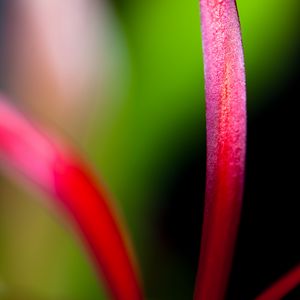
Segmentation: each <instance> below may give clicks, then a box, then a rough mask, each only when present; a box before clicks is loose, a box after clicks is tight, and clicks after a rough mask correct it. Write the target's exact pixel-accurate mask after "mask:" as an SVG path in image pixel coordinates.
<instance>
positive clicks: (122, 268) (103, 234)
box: [0, 97, 143, 300]
mask: <svg viewBox="0 0 300 300" xmlns="http://www.w3.org/2000/svg"><path fill="white" fill-rule="evenodd" d="M0 163H1V164H4V165H6V166H8V167H9V168H10V169H14V170H16V171H18V172H19V173H21V174H23V175H25V176H26V178H27V179H29V180H30V181H32V182H34V183H35V184H36V185H37V186H38V187H40V188H42V189H43V190H44V191H45V192H46V193H47V194H48V195H50V196H52V199H54V200H55V203H56V204H57V205H58V206H59V207H62V208H63V210H64V211H66V212H67V213H68V215H69V217H71V219H72V220H73V222H74V224H75V225H76V227H77V228H78V229H79V231H80V234H81V237H82V238H83V240H84V242H85V244H86V246H87V247H88V249H89V251H90V253H91V255H92V257H93V259H94V262H95V266H96V269H97V271H98V272H99V274H101V276H103V278H104V280H105V282H106V285H107V287H108V288H109V289H108V290H109V293H110V295H111V297H112V298H113V299H118V300H139V299H142V298H143V297H142V291H141V286H140V282H139V276H138V275H137V270H136V266H135V263H134V259H133V255H132V253H131V251H130V248H129V246H128V244H129V243H128V239H127V236H126V234H125V233H124V232H123V230H124V227H123V226H121V225H120V221H119V217H118V216H117V214H116V211H115V209H113V207H112V204H111V202H110V198H109V197H108V195H107V193H106V192H105V191H104V189H103V188H102V187H101V186H100V185H99V183H98V182H97V181H96V180H95V178H94V177H93V175H92V174H91V172H90V171H89V170H88V168H87V166H86V164H84V163H83V162H82V161H81V159H80V158H79V156H78V155H76V154H75V152H74V151H73V150H72V149H70V148H69V147H68V146H67V145H66V144H65V143H62V142H59V141H58V140H57V139H55V138H53V137H52V136H51V135H49V134H47V133H46V132H44V131H41V130H40V128H39V129H37V128H35V127H34V126H33V125H32V123H30V122H29V121H27V120H26V119H25V118H24V117H23V116H22V115H21V114H20V113H18V112H17V111H16V110H15V109H14V108H13V107H12V106H10V105H9V104H8V103H7V102H5V101H3V99H2V97H1V99H0ZM121 229H123V230H121Z"/></svg>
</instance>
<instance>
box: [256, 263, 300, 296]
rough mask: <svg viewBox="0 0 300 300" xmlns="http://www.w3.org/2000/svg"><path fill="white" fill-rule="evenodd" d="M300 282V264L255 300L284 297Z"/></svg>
mask: <svg viewBox="0 0 300 300" xmlns="http://www.w3.org/2000/svg"><path fill="white" fill-rule="evenodd" d="M299 284H300V265H298V266H297V267H295V268H294V269H292V270H291V271H289V272H288V273H287V274H285V275H284V276H283V277H282V278H280V279H279V280H278V281H277V282H275V283H273V284H272V285H271V286H270V287H269V288H268V289H267V290H266V291H264V292H263V293H262V294H261V295H259V296H258V297H257V298H255V300H279V299H283V297H284V296H286V295H287V294H288V293H289V292H290V291H292V290H293V289H294V288H295V287H297V286H298V285H299Z"/></svg>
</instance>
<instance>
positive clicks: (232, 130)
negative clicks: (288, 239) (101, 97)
mask: <svg viewBox="0 0 300 300" xmlns="http://www.w3.org/2000/svg"><path fill="white" fill-rule="evenodd" d="M200 6H201V29H202V37H203V54H204V71H205V93H206V123H207V170H206V172H207V174H206V195H205V212H204V223H203V229H202V240H201V249H200V259H199V268H198V274H197V279H196V289H195V296H194V299H196V300H222V299H224V296H225V292H226V286H227V283H228V277H229V273H230V269H231V264H232V256H233V251H234V245H235V240H236V235H237V228H238V224H239V220H240V210H241V202H242V201H241V200H242V193H243V183H244V182H243V181H244V161H245V140H246V92H245V70H244V59H243V49H242V42H241V34H240V24H239V18H238V13H237V8H236V3H235V1H234V0H223V1H222V0H200Z"/></svg>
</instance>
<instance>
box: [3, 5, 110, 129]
mask: <svg viewBox="0 0 300 300" xmlns="http://www.w3.org/2000/svg"><path fill="white" fill-rule="evenodd" d="M10 7H11V9H10V12H11V14H10V18H9V32H8V33H9V34H8V35H7V36H8V45H7V47H8V51H9V53H10V54H9V56H10V59H9V63H8V72H7V73H8V75H9V76H10V79H9V85H10V88H11V90H12V91H11V92H10V93H11V94H14V95H15V98H16V99H21V100H22V101H27V102H28V103H30V104H31V105H32V106H33V108H34V109H35V110H36V111H37V113H38V114H39V116H42V117H43V116H45V115H46V116H47V117H50V118H53V119H55V120H56V121H58V122H60V123H62V125H64V126H66V127H69V126H70V124H71V125H73V126H74V124H75V125H78V124H76V122H77V123H78V122H79V121H80V120H82V119H83V118H84V117H85V113H87V112H88V111H89V109H91V108H90V106H91V100H92V97H91V92H92V89H93V88H95V85H96V83H97V84H99V83H101V80H102V79H101V78H99V77H101V74H102V73H103V72H105V66H106V63H105V62H104V60H105V59H104V51H105V50H104V48H105V47H104V43H105V42H104V38H105V34H104V32H105V28H106V27H105V26H104V24H105V21H106V20H105V19H104V12H102V11H101V9H102V8H104V5H103V4H102V1H94V0H64V1H61V0H44V1H39V0H24V1H18V0H17V1H12V2H11V5H10ZM41 99H42V100H41ZM75 127H76V126H75ZM80 128H82V124H81V126H80Z"/></svg>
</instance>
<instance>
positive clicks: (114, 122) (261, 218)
mask: <svg viewBox="0 0 300 300" xmlns="http://www.w3.org/2000/svg"><path fill="white" fill-rule="evenodd" d="M237 4H238V8H239V14H240V19H241V25H242V35H243V44H244V50H245V63H246V73H247V87H248V91H247V94H248V112H249V114H248V152H247V172H246V187H245V196H244V207H243V213H242V221H241V227H240V231H239V237H238V243H237V250H236V255H235V257H234V263H233V271H232V276H231V280H230V285H229V290H228V297H227V298H228V299H245V300H247V299H253V298H254V297H255V296H256V295H257V294H259V293H260V292H261V291H262V290H263V289H265V288H266V287H267V286H268V285H269V284H270V283H272V282H273V281H274V280H276V279H277V278H278V277H280V276H281V275H283V274H284V273H285V272H287V271H288V270H289V269H290V268H292V267H293V266H294V265H296V264H297V263H299V260H300V259H299V258H300V245H299V229H300V218H299V212H298V209H297V208H298V203H297V202H298V201H299V189H298V185H299V183H298V178H299V174H298V163H299V157H298V153H299V148H298V143H297V140H298V139H299V133H298V128H297V127H298V126H297V125H298V124H297V123H298V122H297V121H298V119H299V116H298V109H297V103H298V101H299V100H300V99H299V76H298V74H299V41H300V36H299V24H298V23H299V13H300V11H299V8H300V6H299V2H298V1H297V0H287V1H284V3H283V2H282V1H279V0H272V1H271V0H243V1H238V3H237ZM0 67H1V68H0V87H1V92H3V93H5V94H7V95H9V96H10V97H11V99H13V101H15V104H16V105H18V106H20V107H22V108H23V109H25V110H26V111H28V112H29V113H30V114H31V116H32V117H33V118H35V119H36V120H38V121H39V122H41V123H43V124H47V126H50V127H52V128H55V130H57V132H59V134H63V135H65V136H66V137H67V138H68V139H69V140H71V141H72V143H74V144H75V145H77V147H79V148H80V149H81V150H82V152H83V153H84V155H85V156H86V157H87V158H88V159H89V161H90V164H91V165H92V167H93V169H94V170H95V171H96V172H97V173H98V174H99V175H100V176H101V177H102V178H103V180H104V181H105V182H106V185H107V186H108V187H109V189H110V191H111V193H112V194H113V195H114V198H115V199H116V202H117V203H118V205H119V207H120V208H121V210H122V212H123V214H124V217H125V220H126V222H127V224H128V227H129V230H130V233H131V236H132V239H133V243H134V246H135V249H136V252H137V256H138V260H139V263H140V266H141V270H142V276H143V281H144V284H145V289H146V295H147V299H157V300H159V299H162V300H163V299H166V300H168V299H170V300H171V299H172V300H176V299H178V300H179V299H192V294H193V286H194V280H195V273H196V268H197V260H198V253H199V243H200V235H201V223H202V212H203V199H204V184H205V119H204V118H205V114H204V113H205V112H204V103H205V102H204V82H203V64H202V50H201V35H200V22H199V5H198V1H197V0H193V1H180V0H172V1H171V0H153V1H148V2H147V1H138V0H127V1H124V0H111V1H109V0H106V1H104V0H98V1H96V0H64V1H61V0H45V1H39V0H23V1H19V0H1V1H0ZM299 298H300V293H299V288H298V289H295V290H294V291H293V292H292V293H291V294H290V295H289V297H287V298H286V299H299ZM0 299H9V300H19V299H27V300H96V299H107V298H106V295H105V290H104V289H103V287H102V286H99V284H98V281H97V279H96V276H95V272H94V269H93V267H92V266H91V264H90V262H89V259H88V257H86V255H85V252H84V250H83V248H82V246H81V244H80V242H79V241H78V239H77V237H76V234H74V232H73V230H72V228H69V226H68V224H66V223H65V222H64V221H63V220H61V218H60V217H59V216H58V215H57V214H56V212H55V211H51V210H49V209H48V208H47V205H45V196H44V195H41V194H39V193H37V192H32V190H31V188H30V187H29V188H28V187H27V186H24V185H19V184H18V182H15V181H14V180H11V179H8V178H7V177H6V176H5V174H4V173H0Z"/></svg>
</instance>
